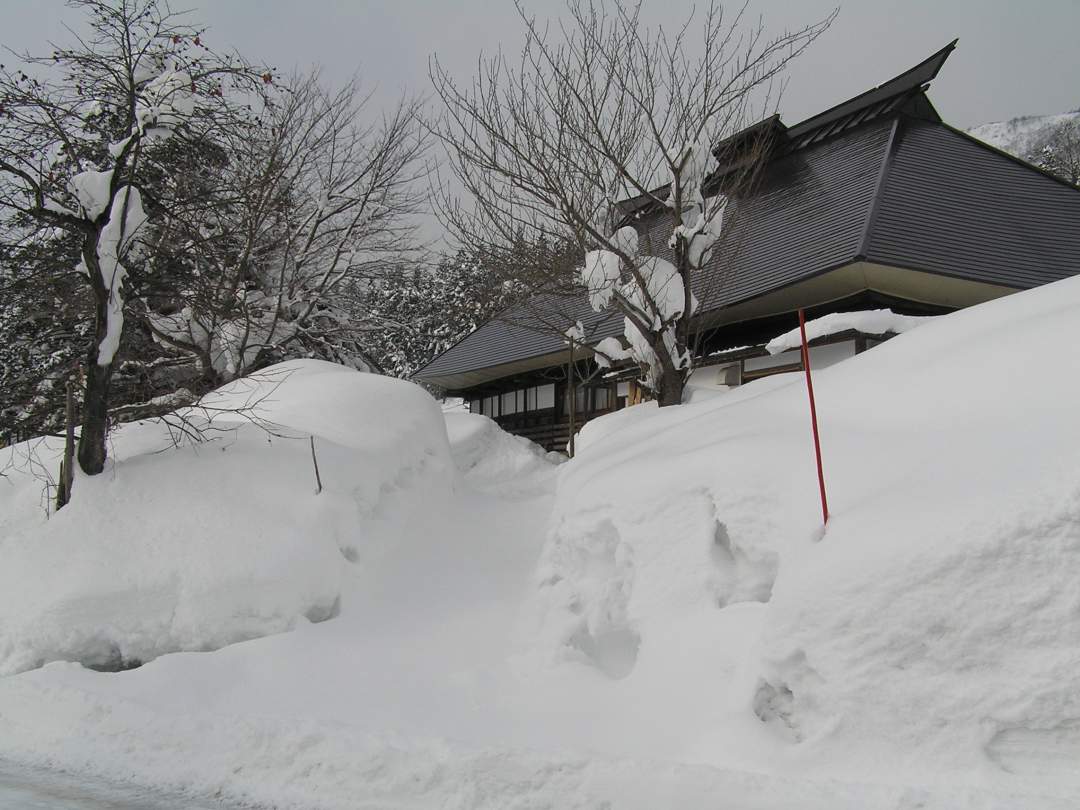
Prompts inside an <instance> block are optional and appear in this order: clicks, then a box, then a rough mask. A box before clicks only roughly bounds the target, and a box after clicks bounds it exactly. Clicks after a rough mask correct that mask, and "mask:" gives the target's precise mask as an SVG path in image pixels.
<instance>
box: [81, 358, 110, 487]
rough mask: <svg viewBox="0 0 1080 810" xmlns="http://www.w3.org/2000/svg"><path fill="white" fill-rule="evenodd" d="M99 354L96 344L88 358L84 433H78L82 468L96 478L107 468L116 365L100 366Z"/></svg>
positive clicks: (83, 420)
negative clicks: (106, 445) (114, 369)
mask: <svg viewBox="0 0 1080 810" xmlns="http://www.w3.org/2000/svg"><path fill="white" fill-rule="evenodd" d="M97 354H98V344H97V342H96V341H95V343H94V345H93V347H92V348H91V349H90V353H89V356H88V358H87V359H88V361H89V362H88V363H87V364H86V391H85V393H84V394H83V410H82V417H83V418H82V431H81V432H80V433H79V466H80V467H81V468H82V471H83V472H84V473H86V474H87V475H97V474H98V473H99V472H101V471H102V470H103V469H105V455H106V451H105V437H106V435H107V434H108V431H109V382H110V381H111V380H112V373H113V366H114V364H113V363H110V364H109V365H107V366H100V365H98V362H97Z"/></svg>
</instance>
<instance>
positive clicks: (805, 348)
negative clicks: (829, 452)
mask: <svg viewBox="0 0 1080 810" xmlns="http://www.w3.org/2000/svg"><path fill="white" fill-rule="evenodd" d="M799 333H800V335H801V337H802V362H803V370H804V371H805V372H806V392H807V394H809V396H810V426H811V427H812V429H813V432H814V455H815V457H816V458H817V477H818V489H819V490H820V492H821V522H822V524H823V525H828V523H829V502H828V500H827V499H826V498H825V473H824V471H823V470H822V466H821V440H820V438H819V437H818V424H817V407H816V406H815V404H814V381H813V380H812V379H811V378H810V346H809V345H808V344H807V342H806V313H805V312H803V310H802V309H801V308H800V309H799Z"/></svg>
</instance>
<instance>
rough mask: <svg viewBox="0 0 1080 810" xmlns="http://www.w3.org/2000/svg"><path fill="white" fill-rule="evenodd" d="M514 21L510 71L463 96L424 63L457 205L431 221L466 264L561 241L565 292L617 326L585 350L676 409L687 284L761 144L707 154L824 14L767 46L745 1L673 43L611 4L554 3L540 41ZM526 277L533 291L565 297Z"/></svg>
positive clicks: (768, 96) (684, 365)
mask: <svg viewBox="0 0 1080 810" xmlns="http://www.w3.org/2000/svg"><path fill="white" fill-rule="evenodd" d="M518 11H519V14H520V16H521V20H522V23H523V26H524V29H525V46H524V49H523V51H522V53H521V56H520V58H519V59H517V60H515V61H511V60H510V59H508V58H507V57H506V56H505V55H502V54H500V55H498V56H495V57H493V58H490V59H485V60H481V63H480V67H479V71H478V73H477V75H476V76H475V78H474V79H473V80H472V81H471V83H469V84H467V85H460V84H458V83H456V82H455V80H454V79H453V78H452V77H451V76H450V75H449V74H448V73H447V72H446V70H445V69H444V68H443V67H442V66H441V65H440V64H439V62H438V61H437V60H433V61H432V64H431V70H430V73H431V79H432V82H433V84H434V87H435V92H436V94H437V95H438V96H439V98H440V99H441V100H442V102H443V104H444V107H445V112H444V114H443V116H442V118H441V120H440V121H439V122H438V123H437V125H436V127H435V129H436V131H437V134H438V136H439V138H440V139H441V141H442V143H443V144H444V146H445V148H446V152H447V158H448V165H449V167H450V171H451V172H452V174H453V176H454V178H455V180H456V182H457V183H458V184H460V185H461V186H462V187H463V188H464V190H465V197H466V199H467V203H466V204H460V203H458V202H456V201H454V200H452V199H450V198H449V196H447V197H446V198H444V200H443V204H442V205H441V216H442V219H443V220H444V222H445V224H446V226H447V227H448V229H449V230H450V232H451V233H452V235H453V236H454V237H455V238H456V239H457V240H458V241H460V242H461V243H462V245H464V246H466V247H467V248H468V249H470V250H471V251H473V252H474V253H477V254H482V253H484V252H485V251H487V252H491V253H503V254H506V253H510V252H511V249H512V246H513V245H514V243H515V242H520V241H522V240H524V241H525V242H529V243H534V244H535V243H539V242H545V243H548V244H556V245H557V244H560V243H562V242H563V241H564V240H566V239H572V240H574V241H575V242H576V243H577V244H578V246H579V247H580V250H581V253H582V254H583V255H584V267H583V268H582V269H581V271H580V274H579V275H578V277H577V279H576V281H577V283H579V284H580V285H581V286H583V287H585V288H586V289H587V292H588V295H589V298H590V301H591V303H592V305H593V307H594V308H595V309H597V310H604V309H608V308H611V309H614V310H616V311H617V312H618V313H619V314H620V315H621V316H622V317H623V318H624V324H625V329H624V341H623V342H620V341H617V340H614V339H609V340H607V341H603V342H601V344H600V345H598V346H596V347H594V348H595V350H596V353H597V358H598V360H599V361H601V362H610V361H613V360H618V359H630V360H632V361H634V362H635V363H637V364H638V365H639V366H640V367H641V369H642V372H643V382H644V383H645V384H646V385H647V386H648V387H649V388H650V389H652V390H653V392H654V393H655V395H656V398H657V399H658V400H659V402H660V404H661V405H671V404H675V403H678V402H680V401H681V398H682V389H683V384H684V382H685V378H686V376H687V375H688V374H689V371H690V363H691V352H690V340H691V321H692V318H693V314H694V311H695V308H696V306H697V301H696V299H695V297H694V293H693V291H692V289H691V284H692V282H693V281H694V277H695V276H696V275H697V271H699V270H700V268H701V267H702V265H703V264H704V263H705V262H707V261H708V259H709V257H710V253H711V250H712V247H713V245H714V243H715V241H716V239H717V238H718V236H719V231H720V228H721V224H722V221H723V215H724V209H725V207H726V203H727V198H728V196H729V194H730V193H732V192H733V190H734V189H735V188H738V187H744V186H745V185H746V184H747V182H748V180H749V178H750V177H752V176H753V173H754V171H755V167H756V161H754V160H753V159H752V158H753V153H754V152H755V150H757V151H760V148H761V144H760V143H756V142H755V143H754V144H753V145H752V148H751V149H750V150H749V151H747V150H746V149H743V151H742V152H740V153H737V154H736V153H731V154H728V153H714V147H715V146H716V145H717V144H719V143H721V142H722V141H723V140H724V138H725V137H727V136H731V135H733V134H734V133H736V132H738V131H740V130H742V129H743V128H744V127H745V126H746V125H747V124H748V123H749V122H750V121H751V120H756V119H757V118H759V117H763V116H764V113H765V112H766V111H769V110H771V108H772V106H773V105H775V102H776V93H775V92H774V91H775V89H776V88H775V81H776V80H777V78H778V77H779V76H780V74H781V72H782V71H783V70H784V68H785V67H786V66H787V64H788V63H789V62H790V61H791V60H792V59H793V58H795V57H796V56H797V55H798V54H799V53H801V52H802V51H803V50H804V49H805V48H806V47H807V46H808V45H809V44H810V43H811V42H813V40H814V39H815V38H817V37H818V36H819V35H820V34H821V33H822V32H823V31H824V30H825V28H826V27H827V26H828V25H829V24H830V22H831V21H832V19H833V16H832V15H830V17H828V18H827V19H825V20H824V21H822V22H819V23H816V24H813V25H809V26H806V27H804V28H800V29H798V30H796V31H793V32H788V33H784V34H781V35H778V36H769V35H767V34H766V33H765V28H764V26H763V24H762V23H761V22H760V21H758V22H757V23H748V21H747V15H746V6H745V5H744V6H742V7H741V8H737V9H736V10H735V11H734V12H733V13H730V14H729V13H727V12H726V11H725V9H724V8H723V7H722V6H721V5H720V4H719V3H717V2H715V0H714V2H710V3H708V5H707V6H706V7H705V8H704V11H703V13H701V14H692V15H691V16H690V17H689V18H688V19H687V20H686V22H685V23H684V24H683V25H682V26H681V27H679V28H677V30H675V31H674V32H673V33H669V32H667V31H665V30H664V29H662V28H661V29H658V30H649V29H647V28H646V27H645V26H644V24H643V23H642V22H641V21H640V18H639V12H640V6H638V5H629V4H624V3H621V2H620V3H613V4H608V3H602V4H601V3H596V2H592V0H570V2H569V4H568V19H567V21H566V22H565V23H563V24H561V25H559V26H558V27H556V28H555V29H553V30H552V29H549V28H546V27H542V26H541V25H540V24H538V23H537V22H536V20H535V19H533V18H531V17H530V16H528V14H527V13H526V11H525V9H524V8H523V6H522V5H521V4H520V3H519V4H518ZM748 155H749V157H750V158H751V159H750V160H747V159H746V158H747V156H748ZM725 164H726V165H725ZM627 201H631V204H630V205H627V204H626V203H627ZM642 214H648V215H650V216H654V215H655V216H660V217H664V218H666V220H665V221H666V222H667V223H668V225H669V227H667V230H666V234H665V236H664V237H663V239H661V240H656V239H655V233H654V234H652V235H651V238H646V239H642V238H641V237H642V236H643V234H639V232H638V229H639V228H640V223H641V222H643V221H644V220H641V219H635V215H637V216H641V215H642ZM635 224H636V225H638V227H635ZM653 241H660V242H661V243H662V244H652V243H651V242H653ZM661 254H666V255H667V256H669V257H670V258H663V257H662V256H661ZM530 270H535V271H536V272H537V273H539V277H540V278H541V279H542V281H541V282H540V284H539V285H538V286H541V287H542V286H543V285H544V284H545V283H548V284H551V285H553V286H554V287H555V288H559V289H561V290H565V288H566V286H567V284H568V280H567V279H566V277H565V275H563V276H561V277H559V278H554V277H553V274H552V272H551V270H550V269H548V270H547V272H546V274H545V271H544V268H542V267H538V268H531V269H530ZM624 343H625V345H624Z"/></svg>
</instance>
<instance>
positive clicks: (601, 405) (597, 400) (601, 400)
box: [593, 388, 611, 411]
mask: <svg viewBox="0 0 1080 810" xmlns="http://www.w3.org/2000/svg"><path fill="white" fill-rule="evenodd" d="M593 397H594V402H593V407H595V408H596V410H598V411H606V410H607V409H608V408H610V407H611V399H610V397H611V390H610V389H608V388H597V389H596V391H595V392H594V393H593Z"/></svg>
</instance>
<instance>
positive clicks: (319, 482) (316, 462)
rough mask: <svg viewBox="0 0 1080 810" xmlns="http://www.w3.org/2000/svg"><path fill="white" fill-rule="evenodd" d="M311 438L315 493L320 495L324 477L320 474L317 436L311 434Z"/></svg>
mask: <svg viewBox="0 0 1080 810" xmlns="http://www.w3.org/2000/svg"><path fill="white" fill-rule="evenodd" d="M308 438H310V439H311V463H312V464H314V465H315V494H316V495H318V494H319V493H320V492H322V477H321V476H320V475H319V459H318V458H316V457H315V437H314V436H311V435H309V436H308Z"/></svg>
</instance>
